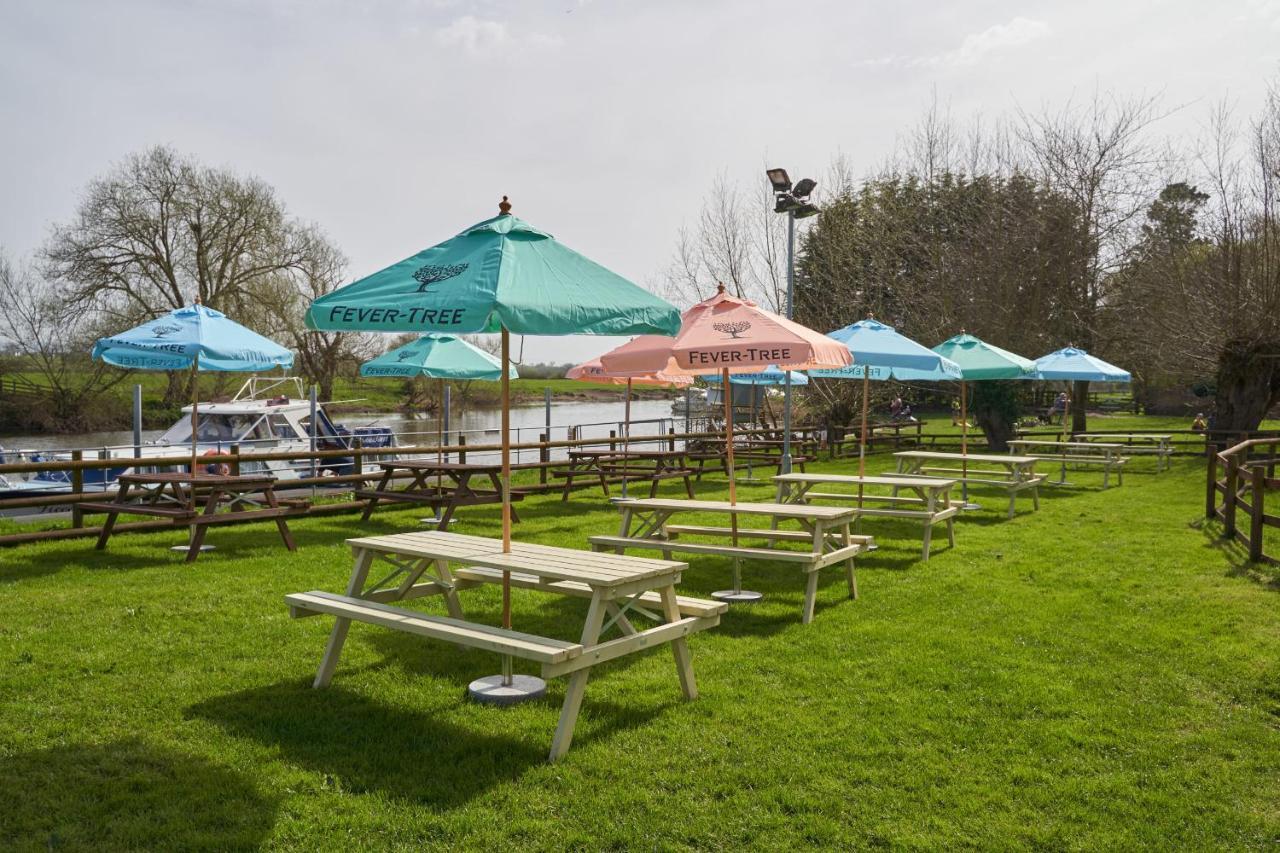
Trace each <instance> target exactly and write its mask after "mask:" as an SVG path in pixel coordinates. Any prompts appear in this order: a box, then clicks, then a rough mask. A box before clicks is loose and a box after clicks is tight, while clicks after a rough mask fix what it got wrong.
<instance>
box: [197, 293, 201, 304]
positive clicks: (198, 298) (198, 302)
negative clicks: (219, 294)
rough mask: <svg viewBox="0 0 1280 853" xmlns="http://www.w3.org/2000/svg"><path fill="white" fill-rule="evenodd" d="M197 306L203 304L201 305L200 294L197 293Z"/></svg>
mask: <svg viewBox="0 0 1280 853" xmlns="http://www.w3.org/2000/svg"><path fill="white" fill-rule="evenodd" d="M196 304H197V305H199V304H201V303H200V294H199V293H197V294H196Z"/></svg>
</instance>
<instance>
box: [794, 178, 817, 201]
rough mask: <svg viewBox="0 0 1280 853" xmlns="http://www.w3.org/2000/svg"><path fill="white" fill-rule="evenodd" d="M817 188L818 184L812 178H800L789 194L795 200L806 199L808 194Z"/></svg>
mask: <svg viewBox="0 0 1280 853" xmlns="http://www.w3.org/2000/svg"><path fill="white" fill-rule="evenodd" d="M817 186H818V182H817V181H815V180H814V179H813V178H801V179H800V180H799V181H797V182H796V187H795V189H793V190H792V191H791V194H792V195H794V196H795V197H796V198H808V197H809V193H811V192H813V190H814V188H815V187H817Z"/></svg>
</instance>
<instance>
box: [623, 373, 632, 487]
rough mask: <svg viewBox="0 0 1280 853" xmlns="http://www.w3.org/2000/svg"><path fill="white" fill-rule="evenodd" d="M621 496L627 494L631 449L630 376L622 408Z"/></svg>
mask: <svg viewBox="0 0 1280 853" xmlns="http://www.w3.org/2000/svg"><path fill="white" fill-rule="evenodd" d="M622 419H623V424H622V496H623V497H624V498H625V497H626V496H627V454H628V452H629V451H630V450H631V377H630V376H628V377H627V393H626V402H625V403H623V409H622Z"/></svg>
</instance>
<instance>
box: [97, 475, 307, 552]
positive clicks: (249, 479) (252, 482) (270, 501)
mask: <svg viewBox="0 0 1280 853" xmlns="http://www.w3.org/2000/svg"><path fill="white" fill-rule="evenodd" d="M116 482H117V483H118V485H119V487H120V488H119V490H118V491H117V492H116V495H115V498H113V499H112V500H110V501H106V502H103V501H87V502H83V503H78V504H76V508H77V509H79V510H80V511H81V512H84V513H99V512H105V513H106V514H107V520H106V521H105V522H104V523H103V525H102V532H101V533H99V534H98V543H97V545H96V546H95V547H96V548H98V549H99V550H101V549H104V548H106V547H107V540H109V539H110V538H111V532H112V530H113V529H114V527H115V524H116V518H117V517H118V516H120V515H121V514H124V515H148V516H155V517H158V518H167V519H170V520H171V521H172V523H173V526H174V527H186V528H188V529H190V531H191V537H190V540H189V544H188V547H187V562H188V563H194V562H195V560H196V558H197V557H199V556H200V551H201V546H203V545H204V537H205V531H206V530H208V528H209V525H211V524H229V523H231V522H238V521H249V520H253V519H258V518H262V519H267V518H270V519H274V520H275V523H276V527H277V528H278V529H279V531H280V538H281V539H282V540H283V541H284V545H285V547H286V548H288V549H289V550H290V551H294V550H297V546H295V545H294V542H293V535H292V534H291V533H290V532H289V525H288V524H287V523H286V522H285V517H286V516H289V515H298V514H300V513H303V512H306V507H307V502H306V501H281V500H280V499H279V498H277V496H276V493H275V485H276V480H275V477H272V476H270V475H266V474H207V473H202V472H197V473H195V474H191V473H189V472H186V471H162V472H158V473H154V474H144V473H138V474H121V475H120V477H119V478H118V479H117V480H116ZM133 498H138V500H136V501H135V500H133ZM263 504H265V506H263ZM241 505H251V506H254V507H255V508H254V509H247V510H236V507H237V506H241ZM223 506H226V507H229V508H230V509H231V510H232V511H230V512H218V510H219V509H220V508H222V507H223Z"/></svg>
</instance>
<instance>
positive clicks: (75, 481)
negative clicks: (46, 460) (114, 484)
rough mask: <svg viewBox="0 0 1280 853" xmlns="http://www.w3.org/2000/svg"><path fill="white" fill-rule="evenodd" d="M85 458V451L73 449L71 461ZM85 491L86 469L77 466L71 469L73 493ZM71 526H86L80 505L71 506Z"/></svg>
mask: <svg viewBox="0 0 1280 853" xmlns="http://www.w3.org/2000/svg"><path fill="white" fill-rule="evenodd" d="M82 459H84V453H83V452H82V451H79V450H73V451H71V461H72V462H79V461H81V460H82ZM83 491H84V471H83V470H82V469H81V468H80V467H79V466H76V467H75V468H72V469H71V492H72V494H76V495H78V494H80V493H82V492H83ZM71 526H72V527H84V515H83V514H82V513H81V512H80V507H78V506H76V505H74V504H73V505H72V506H71Z"/></svg>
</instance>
